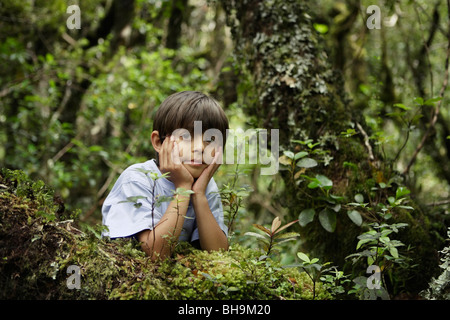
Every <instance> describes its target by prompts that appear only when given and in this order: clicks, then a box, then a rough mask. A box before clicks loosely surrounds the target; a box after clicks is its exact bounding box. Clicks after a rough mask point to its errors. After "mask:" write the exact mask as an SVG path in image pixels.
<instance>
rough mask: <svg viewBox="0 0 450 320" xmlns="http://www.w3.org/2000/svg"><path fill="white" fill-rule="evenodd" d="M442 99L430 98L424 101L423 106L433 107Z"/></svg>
mask: <svg viewBox="0 0 450 320" xmlns="http://www.w3.org/2000/svg"><path fill="white" fill-rule="evenodd" d="M441 100H442V97H437V98H431V99H428V100H427V101H425V102H424V103H423V104H424V105H426V106H434V104H435V103H436V102H438V101H441Z"/></svg>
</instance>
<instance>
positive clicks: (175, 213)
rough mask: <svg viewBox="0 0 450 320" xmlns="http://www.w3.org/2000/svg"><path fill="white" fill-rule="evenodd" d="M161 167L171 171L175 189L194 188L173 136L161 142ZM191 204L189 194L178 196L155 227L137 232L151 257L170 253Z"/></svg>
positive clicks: (163, 169)
mask: <svg viewBox="0 0 450 320" xmlns="http://www.w3.org/2000/svg"><path fill="white" fill-rule="evenodd" d="M160 170H161V172H163V173H164V172H170V177H169V179H170V180H171V181H172V182H173V184H174V185H175V188H183V189H191V187H192V183H193V180H194V179H193V178H192V175H191V174H190V173H189V171H187V169H186V168H185V167H184V166H183V165H182V164H181V161H180V159H179V150H178V145H177V144H176V143H175V142H174V139H172V137H170V139H166V140H164V142H163V144H162V147H161V150H160ZM188 206H189V196H181V195H177V197H176V198H175V199H173V200H172V201H171V202H170V203H169V206H168V207H167V210H166V212H165V213H164V215H163V216H162V217H161V219H160V222H159V223H158V225H156V226H155V228H154V229H153V230H144V231H141V232H140V233H138V235H137V236H138V240H139V242H141V246H142V249H143V250H144V251H145V253H147V255H149V256H150V257H151V258H152V260H155V259H157V258H158V256H159V257H161V258H165V257H167V256H169V255H170V254H171V252H172V249H173V246H174V245H175V244H176V243H177V242H178V237H179V236H180V233H181V230H182V228H183V223H184V217H185V216H186V212H187V209H188Z"/></svg>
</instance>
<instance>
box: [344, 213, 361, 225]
mask: <svg viewBox="0 0 450 320" xmlns="http://www.w3.org/2000/svg"><path fill="white" fill-rule="evenodd" d="M347 215H348V217H349V218H350V220H352V221H353V223H354V224H356V225H357V226H358V227H360V226H361V224H362V217H361V214H360V213H359V212H358V211H356V210H350V211H347Z"/></svg>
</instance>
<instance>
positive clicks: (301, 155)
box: [294, 151, 308, 160]
mask: <svg viewBox="0 0 450 320" xmlns="http://www.w3.org/2000/svg"><path fill="white" fill-rule="evenodd" d="M307 155H308V152H306V151H300V152H297V153H296V154H295V156H294V160H298V159H300V158H303V157H306V156H307Z"/></svg>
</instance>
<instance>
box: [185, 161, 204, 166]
mask: <svg viewBox="0 0 450 320" xmlns="http://www.w3.org/2000/svg"><path fill="white" fill-rule="evenodd" d="M183 163H184V164H188V165H190V166H194V167H201V166H204V165H206V163H204V162H195V161H194V160H185V161H183Z"/></svg>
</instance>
